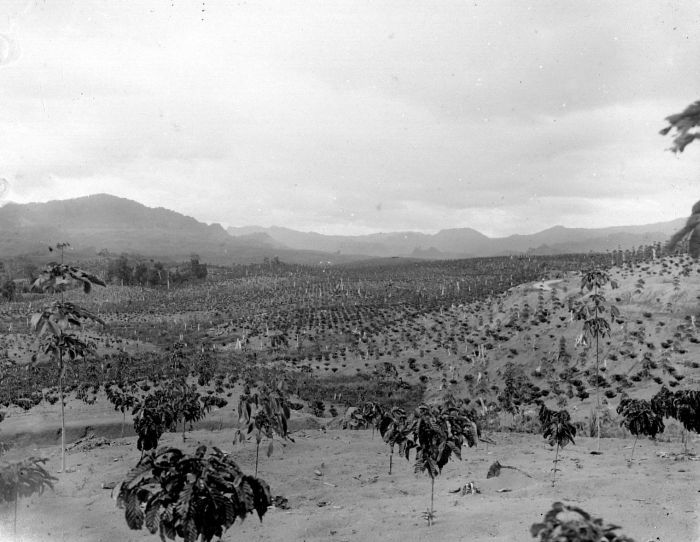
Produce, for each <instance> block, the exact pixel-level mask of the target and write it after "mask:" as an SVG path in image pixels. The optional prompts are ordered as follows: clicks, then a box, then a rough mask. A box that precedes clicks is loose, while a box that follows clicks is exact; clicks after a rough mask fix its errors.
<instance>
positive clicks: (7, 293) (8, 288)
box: [0, 278, 17, 301]
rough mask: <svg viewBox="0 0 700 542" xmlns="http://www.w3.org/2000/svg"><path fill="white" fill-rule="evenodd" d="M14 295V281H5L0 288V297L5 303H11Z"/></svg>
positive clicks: (15, 291)
mask: <svg viewBox="0 0 700 542" xmlns="http://www.w3.org/2000/svg"><path fill="white" fill-rule="evenodd" d="M16 294H17V286H16V285H15V283H14V281H12V280H10V279H9V278H8V279H5V280H4V281H3V283H2V286H0V297H2V298H3V299H4V300H6V301H13V300H14V299H15V295H16Z"/></svg>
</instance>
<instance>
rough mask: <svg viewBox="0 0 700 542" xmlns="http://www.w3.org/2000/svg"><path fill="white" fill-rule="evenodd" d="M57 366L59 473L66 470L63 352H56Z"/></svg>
mask: <svg viewBox="0 0 700 542" xmlns="http://www.w3.org/2000/svg"><path fill="white" fill-rule="evenodd" d="M58 359H59V361H58V366H59V370H60V371H61V372H60V374H59V375H58V393H59V400H60V401H61V472H65V470H66V406H65V405H64V404H63V403H64V398H63V397H64V396H63V352H62V351H61V350H60V349H59V351H58Z"/></svg>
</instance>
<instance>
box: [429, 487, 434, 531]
mask: <svg viewBox="0 0 700 542" xmlns="http://www.w3.org/2000/svg"><path fill="white" fill-rule="evenodd" d="M434 496H435V478H434V477H432V476H431V477H430V515H429V516H428V525H431V523H430V522H431V520H432V517H433V512H434V511H435V507H434V506H433V503H434Z"/></svg>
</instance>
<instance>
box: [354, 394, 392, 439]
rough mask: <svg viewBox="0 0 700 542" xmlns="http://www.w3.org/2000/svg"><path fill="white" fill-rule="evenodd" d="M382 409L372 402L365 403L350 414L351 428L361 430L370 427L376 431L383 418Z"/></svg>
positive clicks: (379, 405)
mask: <svg viewBox="0 0 700 542" xmlns="http://www.w3.org/2000/svg"><path fill="white" fill-rule="evenodd" d="M384 414H385V412H384V407H383V406H382V405H381V404H379V403H376V402H374V401H366V402H365V403H363V404H362V405H360V406H359V407H358V409H357V410H355V411H354V412H353V413H352V420H351V425H350V426H351V428H353V429H361V428H368V427H371V428H372V431H373V432H374V429H377V428H378V426H379V424H380V423H381V421H382V418H383V417H384Z"/></svg>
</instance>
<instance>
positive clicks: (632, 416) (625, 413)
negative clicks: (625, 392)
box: [617, 396, 664, 461]
mask: <svg viewBox="0 0 700 542" xmlns="http://www.w3.org/2000/svg"><path fill="white" fill-rule="evenodd" d="M617 413H618V414H621V415H622V417H623V420H622V422H620V425H621V426H624V427H625V428H626V429H627V430H628V431H629V432H630V433H632V434H633V435H634V444H632V453H631V454H630V461H632V459H633V458H634V448H635V446H636V445H637V439H638V438H639V435H646V436H648V437H650V438H652V439H653V438H656V435H657V434H659V433H663V431H664V420H663V418H662V417H661V416H660V415H659V414H657V413H656V412H654V410H653V409H652V407H651V403H650V402H649V401H645V400H643V399H630V398H629V397H627V396H623V397H622V399H620V404H619V405H618V407H617Z"/></svg>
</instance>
